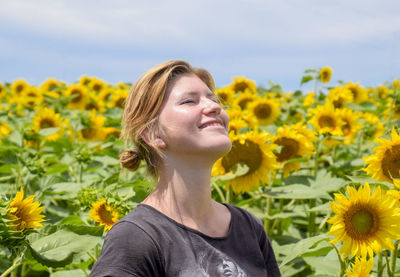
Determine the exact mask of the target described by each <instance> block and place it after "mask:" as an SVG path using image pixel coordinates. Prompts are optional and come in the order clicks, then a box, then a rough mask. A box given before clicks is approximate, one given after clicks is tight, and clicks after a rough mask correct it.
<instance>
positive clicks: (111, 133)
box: [103, 127, 121, 139]
mask: <svg viewBox="0 0 400 277" xmlns="http://www.w3.org/2000/svg"><path fill="white" fill-rule="evenodd" d="M103 133H104V139H107V138H109V137H115V138H117V139H118V138H119V137H120V136H121V130H119V129H117V128H114V127H104V128H103Z"/></svg>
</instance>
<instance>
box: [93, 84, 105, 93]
mask: <svg viewBox="0 0 400 277" xmlns="http://www.w3.org/2000/svg"><path fill="white" fill-rule="evenodd" d="M102 88H103V86H102V85H100V84H94V85H93V90H94V91H97V92H99V91H100V90H101V89H102Z"/></svg>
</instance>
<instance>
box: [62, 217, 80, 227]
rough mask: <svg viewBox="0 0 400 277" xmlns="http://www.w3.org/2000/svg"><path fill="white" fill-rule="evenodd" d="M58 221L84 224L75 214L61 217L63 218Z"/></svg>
mask: <svg viewBox="0 0 400 277" xmlns="http://www.w3.org/2000/svg"><path fill="white" fill-rule="evenodd" d="M60 223H61V224H75V225H85V222H84V221H83V220H82V218H80V217H79V216H77V215H70V216H67V217H65V218H63V220H61V222H60Z"/></svg>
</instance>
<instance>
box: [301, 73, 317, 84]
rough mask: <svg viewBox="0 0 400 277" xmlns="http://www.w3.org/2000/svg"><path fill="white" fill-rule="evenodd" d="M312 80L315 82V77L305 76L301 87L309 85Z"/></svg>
mask: <svg viewBox="0 0 400 277" xmlns="http://www.w3.org/2000/svg"><path fill="white" fill-rule="evenodd" d="M311 80H314V77H313V76H309V75H306V76H304V77H303V78H302V79H301V83H300V85H302V84H305V83H308V82H309V81H311Z"/></svg>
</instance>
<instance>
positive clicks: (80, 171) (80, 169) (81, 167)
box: [78, 163, 83, 184]
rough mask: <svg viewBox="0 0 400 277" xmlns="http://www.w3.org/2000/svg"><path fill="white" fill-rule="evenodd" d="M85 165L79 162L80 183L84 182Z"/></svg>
mask: <svg viewBox="0 0 400 277" xmlns="http://www.w3.org/2000/svg"><path fill="white" fill-rule="evenodd" d="M82 174H83V165H82V164H81V163H79V181H78V182H79V184H80V183H82Z"/></svg>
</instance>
